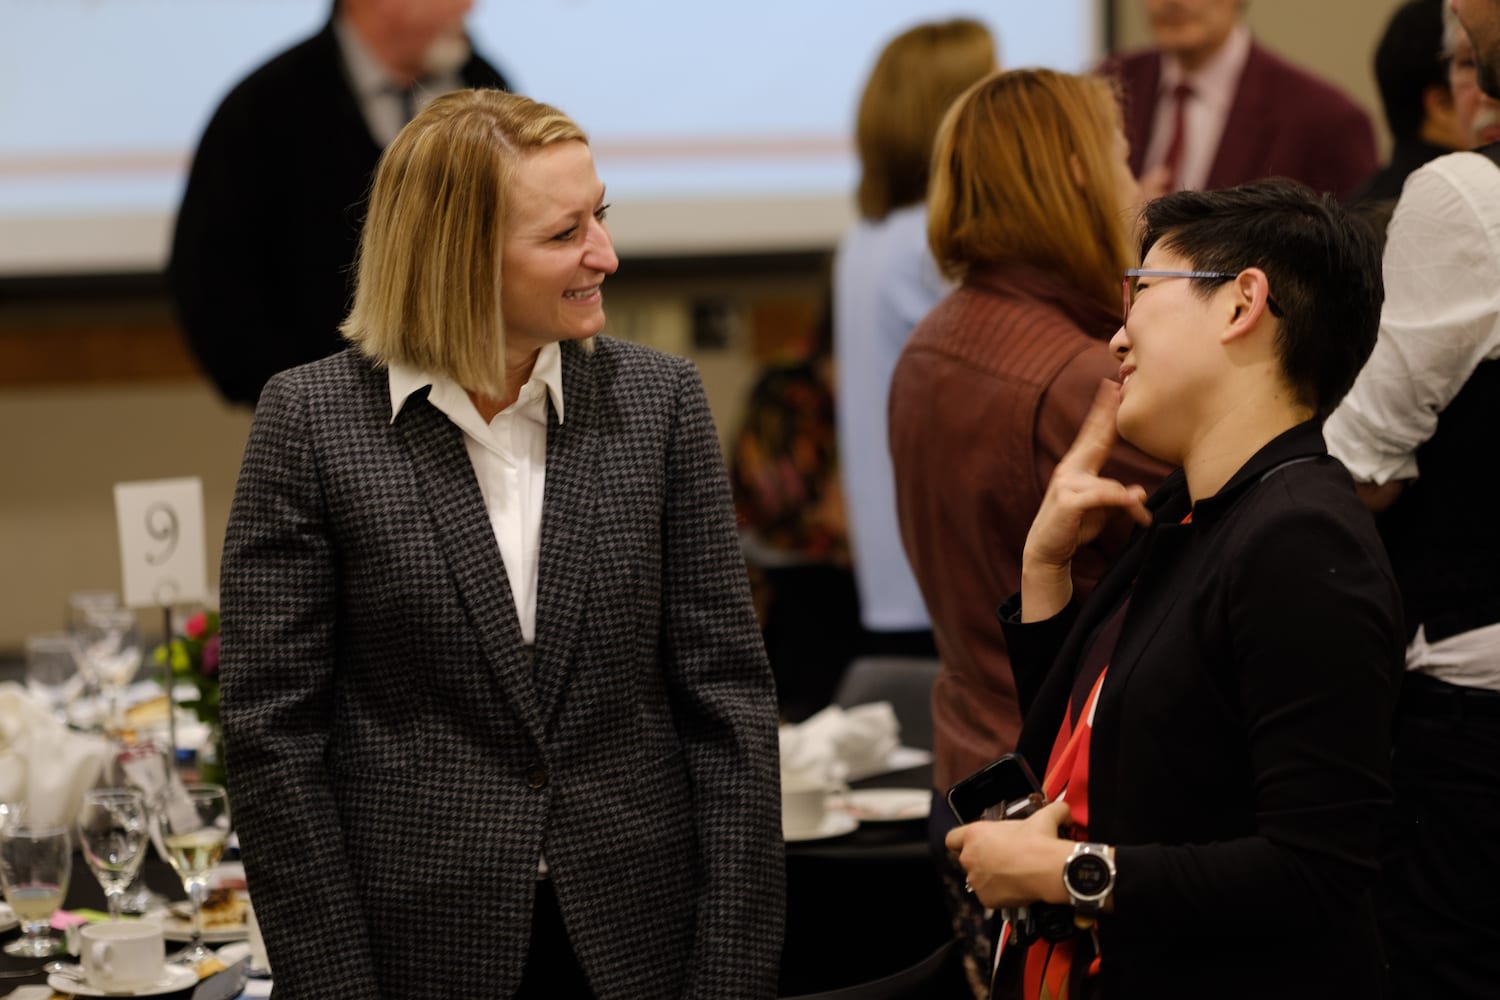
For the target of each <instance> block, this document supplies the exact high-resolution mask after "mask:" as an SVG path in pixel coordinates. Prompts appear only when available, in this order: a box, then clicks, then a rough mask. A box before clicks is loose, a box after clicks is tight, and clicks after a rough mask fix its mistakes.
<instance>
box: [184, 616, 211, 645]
mask: <svg viewBox="0 0 1500 1000" xmlns="http://www.w3.org/2000/svg"><path fill="white" fill-rule="evenodd" d="M207 628H208V613H207V612H206V611H200V612H198V613H197V614H196V615H194V616H193V617H191V618H189V619H188V620H187V624H186V625H184V626H182V630H183V631H184V632H186V633H187V637H188V638H189V639H201V638H203V633H204V631H205V630H207Z"/></svg>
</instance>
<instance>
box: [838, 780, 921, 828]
mask: <svg viewBox="0 0 1500 1000" xmlns="http://www.w3.org/2000/svg"><path fill="white" fill-rule="evenodd" d="M844 811H845V812H847V813H849V814H850V815H851V816H853V817H855V818H856V819H858V820H859V821H860V822H862V823H904V822H907V821H908V820H914V819H926V818H927V814H928V813H929V812H931V811H932V792H931V791H929V790H928V789H926V788H856V789H854V790H853V791H851V792H848V793H847V794H845V795H844Z"/></svg>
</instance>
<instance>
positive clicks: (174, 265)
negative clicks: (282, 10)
mask: <svg viewBox="0 0 1500 1000" xmlns="http://www.w3.org/2000/svg"><path fill="white" fill-rule="evenodd" d="M469 6H470V0H430V2H429V0H335V4H334V8H333V12H332V16H331V17H330V19H329V21H328V24H326V25H325V26H324V27H323V30H321V31H319V32H318V33H317V34H316V35H314V36H312V37H311V38H309V39H307V40H305V41H303V42H301V43H299V44H297V45H296V46H294V47H293V48H291V49H289V50H287V51H286V52H283V53H282V54H280V55H278V56H276V57H275V58H273V59H272V60H271V61H270V62H268V63H266V64H265V65H264V66H262V67H260V68H259V69H257V70H255V72H253V73H251V74H250V76H248V77H246V78H245V79H244V80H243V81H242V82H240V83H239V84H238V85H237V86H235V88H234V89H233V90H232V91H230V93H229V96H228V97H226V98H225V99H224V102H223V103H222V104H221V105H219V108H218V110H216V111H215V112H214V115H213V117H212V118H211V119H210V120H209V123H208V127H207V128H206V129H205V130H204V133H203V138H202V140H201V141H200V143H199V146H198V152H197V155H196V156H195V157H194V159H193V167H192V172H191V174H190V175H189V177H188V185H187V191H186V193H185V194H184V195H183V200H182V206H181V208H180V209H179V211H178V216H177V228H176V233H175V235H174V237H173V241H172V258H171V262H170V264H169V269H168V278H169V283H170V288H171V293H172V298H173V300H174V302H175V304H176V308H177V313H178V318H179V320H180V321H181V323H182V327H183V332H184V334H185V335H186V338H187V342H188V346H189V347H190V348H191V349H192V351H193V354H194V355H195V356H196V357H197V359H198V364H199V366H200V367H201V368H202V369H203V371H204V373H205V374H207V375H208V376H209V378H211V379H212V380H213V382H214V384H215V385H216V386H217V387H218V389H219V392H220V393H221V394H222V395H223V396H224V398H225V399H227V400H229V401H230V402H233V403H246V404H251V405H253V404H254V403H255V401H256V399H257V397H259V395H260V390H261V387H262V386H263V385H265V382H266V379H268V378H270V377H271V376H272V375H274V374H275V373H276V372H279V371H281V370H283V369H286V368H290V367H292V366H294V365H299V364H303V363H305V362H308V361H315V360H317V359H318V358H322V357H326V356H327V355H329V354H332V353H333V352H334V351H337V350H338V349H339V348H340V347H342V346H343V343H342V341H341V340H340V338H339V333H338V324H339V322H340V321H341V320H342V319H343V318H344V315H345V313H347V312H348V310H349V296H350V275H351V267H350V266H351V264H352V263H353V261H354V251H355V246H356V244H357V242H358V239H359V229H360V225H361V223H362V221H363V219H364V199H365V193H366V191H367V190H368V188H369V186H370V175H371V174H372V173H373V172H374V170H375V163H376V161H377V160H378V159H379V158H380V151H381V150H382V149H383V148H384V147H385V146H386V144H387V143H389V142H390V140H391V139H393V138H395V134H396V132H397V131H399V129H400V127H401V126H402V125H404V124H405V123H406V121H407V120H408V119H409V118H411V116H412V114H413V113H415V111H416V110H417V109H419V108H420V107H422V106H423V105H425V104H426V102H427V101H428V100H430V99H431V98H432V97H435V96H436V95H438V94H440V93H443V92H445V91H448V90H454V89H457V88H459V87H498V88H500V89H502V90H505V89H509V87H508V86H507V84H506V80H505V78H504V77H503V76H501V75H500V72H499V71H498V70H496V69H495V67H494V66H492V65H490V64H489V63H488V62H486V61H485V60H484V59H483V58H481V57H480V56H479V55H477V54H475V53H473V52H472V51H471V50H470V49H469V46H468V43H467V41H466V39H465V37H464V33H463V16H464V13H465V12H466V11H467V10H468V8H469Z"/></svg>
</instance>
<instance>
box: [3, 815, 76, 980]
mask: <svg viewBox="0 0 1500 1000" xmlns="http://www.w3.org/2000/svg"><path fill="white" fill-rule="evenodd" d="M72 870H73V850H72V847H71V846H69V844H68V831H67V830H66V829H64V828H63V827H60V826H59V827H47V828H33V827H28V826H16V827H12V828H11V829H10V830H8V831H7V832H6V833H5V834H4V835H0V887H3V888H4V890H5V901H6V902H7V903H9V904H10V908H11V909H12V910H14V911H15V912H16V916H17V917H18V918H19V919H20V921H21V926H22V928H23V929H24V933H23V934H22V936H21V937H19V938H17V939H16V940H14V941H12V942H11V943H10V944H8V945H6V946H5V953H6V954H7V955H19V956H21V957H24V958H45V957H46V956H48V955H55V954H57V953H59V952H61V951H63V950H64V946H63V943H62V941H60V940H59V939H57V938H55V937H53V936H52V935H51V934H49V933H48V932H47V925H48V924H49V923H50V922H51V920H52V914H54V913H56V912H57V908H58V907H59V906H61V905H62V901H63V895H64V894H66V893H67V891H68V876H69V875H71V874H72Z"/></svg>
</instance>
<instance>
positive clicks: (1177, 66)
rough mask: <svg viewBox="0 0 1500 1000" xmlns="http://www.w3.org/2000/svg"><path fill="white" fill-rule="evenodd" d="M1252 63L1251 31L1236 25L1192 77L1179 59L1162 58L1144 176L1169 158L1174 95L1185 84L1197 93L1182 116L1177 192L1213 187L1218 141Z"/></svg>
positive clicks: (1164, 56) (1174, 107)
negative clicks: (1210, 181) (1210, 182)
mask: <svg viewBox="0 0 1500 1000" xmlns="http://www.w3.org/2000/svg"><path fill="white" fill-rule="evenodd" d="M1249 58H1250V29H1249V28H1247V27H1245V26H1244V25H1243V24H1236V25H1235V26H1234V29H1233V30H1232V31H1231V32H1230V33H1229V37H1228V38H1227V39H1226V40H1225V42H1224V44H1223V45H1222V46H1220V48H1219V51H1217V52H1215V53H1214V54H1213V56H1212V57H1210V58H1209V60H1208V62H1207V63H1205V64H1204V65H1203V66H1202V68H1200V69H1199V70H1198V71H1197V72H1196V73H1187V72H1186V71H1184V70H1183V68H1182V64H1181V63H1179V62H1178V61H1177V57H1176V56H1173V55H1170V54H1168V53H1165V52H1164V53H1162V57H1161V87H1160V90H1159V91H1158V92H1157V96H1156V117H1155V119H1153V121H1152V124H1151V141H1150V143H1148V144H1147V146H1146V158H1145V160H1144V162H1143V166H1142V170H1143V172H1145V171H1150V170H1154V169H1156V168H1157V167H1159V166H1161V164H1162V161H1164V160H1165V159H1166V158H1167V146H1169V145H1171V142H1172V124H1173V118H1174V117H1175V116H1176V113H1177V100H1176V98H1175V97H1173V96H1172V91H1173V90H1175V89H1176V87H1177V85H1178V84H1179V83H1186V84H1187V85H1188V86H1189V87H1192V88H1193V93H1192V96H1190V97H1189V98H1187V105H1186V107H1185V108H1184V111H1183V114H1184V118H1183V135H1182V158H1181V159H1180V160H1179V161H1178V163H1177V183H1176V185H1175V188H1174V190H1178V191H1187V190H1193V191H1196V190H1201V189H1202V188H1203V186H1204V185H1205V184H1207V183H1208V175H1209V172H1210V171H1211V170H1213V166H1214V157H1216V156H1217V155H1218V153H1219V142H1220V140H1222V139H1223V138H1224V126H1225V124H1226V123H1227V122H1228V121H1229V109H1230V108H1232V107H1233V106H1234V95H1235V92H1236V91H1238V90H1239V86H1240V77H1241V76H1242V75H1244V72H1245V61H1246V60H1247V59H1249Z"/></svg>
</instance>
